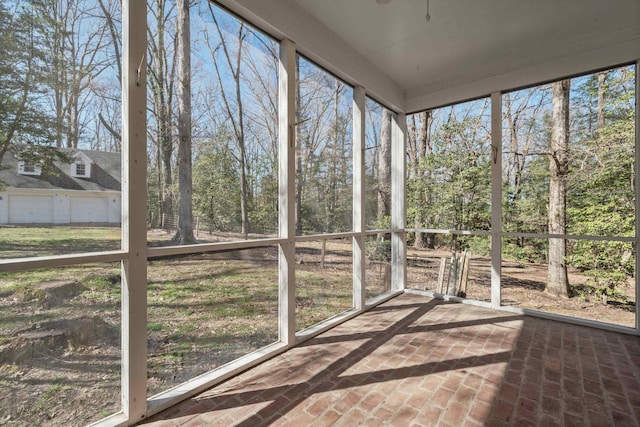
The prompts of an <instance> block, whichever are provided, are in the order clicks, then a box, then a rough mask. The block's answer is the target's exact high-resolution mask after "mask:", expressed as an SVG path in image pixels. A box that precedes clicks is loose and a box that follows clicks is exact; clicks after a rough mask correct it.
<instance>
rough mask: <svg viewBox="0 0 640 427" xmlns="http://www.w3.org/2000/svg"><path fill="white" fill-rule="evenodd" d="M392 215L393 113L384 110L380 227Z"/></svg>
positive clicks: (379, 192)
mask: <svg viewBox="0 0 640 427" xmlns="http://www.w3.org/2000/svg"><path fill="white" fill-rule="evenodd" d="M390 214H391V111H389V110H387V109H386V108H383V109H382V126H381V129H380V150H379V151H378V214H377V220H378V227H381V226H382V225H383V224H382V222H383V221H384V219H385V217H388V216H389V215H390Z"/></svg>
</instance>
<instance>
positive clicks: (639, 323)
mask: <svg viewBox="0 0 640 427" xmlns="http://www.w3.org/2000/svg"><path fill="white" fill-rule="evenodd" d="M635 125H636V135H635V137H636V140H635V163H634V173H635V177H634V178H635V182H634V185H635V189H634V190H635V198H636V205H635V208H636V218H635V220H636V223H635V228H636V229H635V238H636V241H635V249H636V254H635V255H636V270H635V281H636V335H640V304H638V302H639V301H640V147H638V144H640V59H639V60H638V61H636V123H635Z"/></svg>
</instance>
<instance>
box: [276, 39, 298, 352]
mask: <svg viewBox="0 0 640 427" xmlns="http://www.w3.org/2000/svg"><path fill="white" fill-rule="evenodd" d="M295 91H296V47H295V44H294V43H293V42H292V41H291V40H288V39H285V40H282V41H281V42H280V62H279V68H278V111H279V119H278V132H279V133H278V138H279V146H278V177H279V179H278V186H279V187H278V188H279V196H278V227H279V235H280V238H283V239H287V241H286V242H284V243H282V244H280V247H279V248H280V249H279V264H278V265H279V286H278V289H279V316H278V320H279V331H280V332H279V334H280V341H281V342H283V343H285V344H288V345H293V344H295V332H296V318H295V314H296V313H295V307H296V305H295V299H296V296H295V287H296V282H295V248H296V247H295V234H296V233H295V225H296V213H295V200H296V198H295V179H296V175H295V152H296V147H295V123H294V122H295V107H296V106H295V103H296V98H295V93H296V92H295Z"/></svg>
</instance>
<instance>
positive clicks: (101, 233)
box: [0, 227, 352, 426]
mask: <svg viewBox="0 0 640 427" xmlns="http://www.w3.org/2000/svg"><path fill="white" fill-rule="evenodd" d="M0 245H1V246H0V247H2V248H3V249H2V252H1V255H0V256H2V257H4V258H12V257H25V256H48V255H58V254H63V253H78V252H94V251H102V250H114V249H118V248H119V247H120V230H119V229H117V228H78V227H33V228H29V227H3V228H1V229H0ZM297 248H298V249H300V251H301V252H302V253H304V254H305V255H304V264H301V265H300V266H299V268H298V271H297V273H296V279H297V288H296V313H297V317H298V321H297V329H302V328H305V327H308V326H311V325H313V324H315V323H318V322H320V321H322V320H324V319H326V318H328V317H330V316H333V315H335V314H338V313H340V312H342V311H344V310H347V309H349V308H351V306H352V296H351V288H352V285H351V282H352V255H351V242H350V240H349V239H347V240H346V241H335V242H330V243H329V244H328V245H327V251H326V256H325V265H324V268H321V266H320V257H319V254H320V243H319V242H309V243H303V244H300V245H298V246H297ZM277 254H278V251H277V247H276V246H270V247H266V248H254V249H246V250H236V251H229V252H218V253H208V254H193V255H188V256H177V257H172V258H163V259H158V260H150V261H149V264H148V283H147V300H148V307H147V319H148V320H147V345H148V359H147V371H148V373H147V375H148V393H149V395H151V394H155V393H157V392H159V391H162V390H166V389H168V388H169V387H171V386H174V385H177V384H179V383H181V382H183V381H186V380H188V379H190V378H193V377H194V376H196V375H199V374H201V373H204V372H207V371H209V370H211V369H214V368H216V367H217V366H220V365H222V364H224V363H226V362H229V361H231V360H234V359H236V358H238V357H240V356H242V355H244V354H247V353H249V352H251V351H254V350H257V349H259V348H261V347H263V346H265V345H268V344H270V343H272V342H274V341H277V339H278V330H277V327H278V322H277V318H278V289H277V288H278V258H277V256H278V255H277ZM54 280H55V281H77V282H78V283H79V284H80V285H81V289H80V291H79V292H77V293H76V294H74V295H72V296H69V297H68V298H64V299H62V300H60V301H56V302H55V303H54V304H43V301H42V300H41V299H38V298H31V297H28V296H29V295H33V294H34V292H33V289H34V287H37V286H38V285H42V284H45V283H48V282H50V281H54ZM120 287H121V283H120V264H119V263H117V262H116V263H102V264H100V263H94V264H84V265H75V266H69V267H59V268H51V269H40V270H30V271H20V272H1V273H0V387H1V388H2V389H3V390H4V391H3V398H2V399H0V421H2V422H4V423H5V424H7V425H41V424H43V423H44V424H47V425H65V426H66V425H84V424H87V423H89V422H91V421H94V420H97V419H99V418H101V417H104V416H105V415H108V414H110V413H113V412H116V411H117V410H118V409H119V400H120V396H119V387H120V340H119V336H120V322H121V314H120V304H121V290H120ZM60 322H63V323H64V325H65V326H60ZM84 323H86V324H88V325H89V330H83V331H82V332H81V333H75V332H73V333H71V332H69V331H68V330H64V328H65V327H69V328H71V329H73V328H75V327H76V326H74V325H79V324H84ZM54 325H57V326H54ZM55 328H58V330H57V332H56V330H53V329H55ZM47 331H49V332H50V333H49V332H47ZM43 332H44V333H45V335H46V334H47V333H49V334H50V335H51V336H52V337H53V338H56V337H57V336H58V335H56V334H57V333H58V332H60V333H63V334H64V337H65V341H64V342H62V344H61V343H60V342H58V341H56V342H55V343H54V342H53V341H47V342H45V343H44V344H46V345H40V344H37V345H34V344H33V343H32V342H29V343H27V344H25V339H26V338H25V336H31V335H33V333H35V334H36V335H38V334H39V333H43ZM25 334H26V335H25ZM87 337H88V338H87ZM53 338H45V339H46V340H50V339H53ZM67 338H68V339H67ZM25 349H27V350H25ZM29 349H31V350H29ZM33 349H35V350H33ZM23 350H25V351H23ZM16 355H19V356H16ZM2 422H0V423H2Z"/></svg>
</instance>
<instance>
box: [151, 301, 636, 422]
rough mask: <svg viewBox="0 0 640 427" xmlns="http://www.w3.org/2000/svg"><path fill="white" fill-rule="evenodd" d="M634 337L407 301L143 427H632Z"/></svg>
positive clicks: (463, 307)
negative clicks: (358, 426) (385, 426)
mask: <svg viewBox="0 0 640 427" xmlns="http://www.w3.org/2000/svg"><path fill="white" fill-rule="evenodd" d="M638 420H640V338H638V337H635V336H628V335H624V334H618V333H613V332H607V331H603V330H598V329H592V328H586V327H581V326H574V325H569V324H564V323H560V322H554V321H549V320H543V319H536V318H532V317H526V316H519V315H513V314H509V313H504V312H499V311H494V310H489V309H484V308H479V307H474V306H471V305H464V304H456V303H447V302H444V301H439V300H434V299H430V298H428V297H424V296H421V295H414V294H403V295H401V296H399V297H396V298H394V299H392V300H390V301H388V302H386V303H385V304H382V305H380V306H378V307H376V308H375V309H372V310H370V311H368V312H367V313H365V314H363V315H361V316H359V317H357V318H355V319H352V320H350V321H348V322H346V323H344V324H342V325H339V326H337V327H335V328H333V329H331V330H330V331H328V332H326V333H324V334H321V335H319V336H318V337H316V338H314V339H312V340H310V341H307V342H305V343H303V344H302V345H301V346H299V347H296V348H294V349H291V350H289V351H287V352H285V353H283V354H281V355H279V356H277V357H274V358H273V359H270V360H268V361H267V362H265V363H263V364H261V365H259V366H257V367H255V368H253V369H250V370H248V371H246V372H244V373H242V374H241V375H238V376H236V377H234V378H232V379H230V380H228V381H226V382H225V383H223V384H221V385H219V386H217V387H214V388H212V389H210V390H208V391H206V392H204V393H202V394H200V395H197V396H195V397H193V398H191V399H188V400H186V401H184V402H182V403H180V404H178V405H176V406H173V407H171V408H169V409H167V410H165V411H163V412H161V413H159V414H157V415H155V416H153V417H151V418H150V419H148V420H146V421H145V422H144V423H145V425H150V426H178V425H179V426H231V425H239V426H247V427H254V426H262V425H276V426H296V427H299V426H356V425H365V426H380V425H392V426H482V425H488V426H503V425H504V426H507V425H510V426H534V425H535V426H638V425H639V423H640V422H639V421H638Z"/></svg>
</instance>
